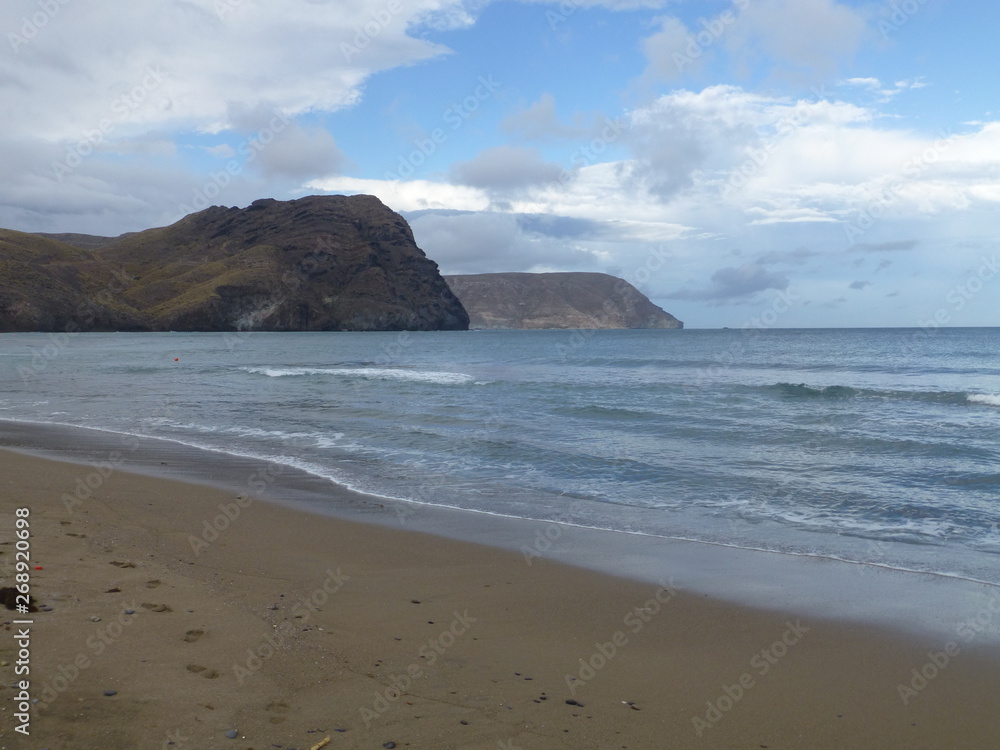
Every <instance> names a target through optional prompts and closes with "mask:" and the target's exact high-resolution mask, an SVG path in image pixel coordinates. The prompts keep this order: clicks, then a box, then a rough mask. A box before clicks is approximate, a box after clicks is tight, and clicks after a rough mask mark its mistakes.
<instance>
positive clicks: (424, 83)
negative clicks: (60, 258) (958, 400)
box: [0, 0, 1000, 328]
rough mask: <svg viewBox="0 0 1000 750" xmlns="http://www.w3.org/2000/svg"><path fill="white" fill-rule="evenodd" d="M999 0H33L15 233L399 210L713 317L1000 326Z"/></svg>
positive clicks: (14, 15)
mask: <svg viewBox="0 0 1000 750" xmlns="http://www.w3.org/2000/svg"><path fill="white" fill-rule="evenodd" d="M997 28H1000V4H997V3H995V2H986V0H964V1H963V2H956V1H954V0H952V1H949V0H891V1H890V2H885V1H884V0H883V1H882V2H879V1H875V2H859V1H856V0H731V1H727V0H720V1H715V0H562V1H559V0H492V1H491V0H329V1H327V0H280V2H279V0H143V1H142V2H136V0H4V2H3V4H2V7H0V31H2V32H3V34H4V37H5V38H4V39H2V40H0V115H2V118H3V123H4V127H3V128H2V129H0V165H2V166H0V170H2V171H0V177H2V179H0V226H3V227H7V228H12V229H19V230H22V231H42V232H67V231H74V232H84V233H91V234H106V235H117V234H120V233H122V232H127V231H134V230H139V229H144V228H148V227H151V226H160V225H165V224H169V223H172V222H174V221H176V220H177V219H179V218H180V217H182V216H183V215H185V214H187V213H189V212H191V211H194V210H199V209H201V208H204V207H206V206H208V205H215V204H222V205H229V206H245V205H247V204H248V203H250V202H251V201H252V200H254V199H256V198H260V197H274V198H278V199H290V198H295V197H300V196H302V195H309V194H318V193H347V194H352V193H371V194H374V195H377V196H379V197H380V198H381V199H382V200H383V201H384V202H385V203H386V204H387V205H389V206H390V207H391V208H393V209H395V210H397V211H400V212H401V213H403V214H404V215H405V216H406V217H407V219H408V220H409V221H410V223H411V225H412V227H413V230H414V233H415V235H416V237H417V242H418V244H420V246H421V247H422V248H423V249H424V250H425V251H426V252H427V254H428V255H429V256H430V257H431V258H433V259H434V260H436V261H437V262H438V263H439V264H440V265H441V268H442V271H443V272H445V273H481V272H491V271H554V270H563V271H603V272H607V273H613V274H616V275H619V276H622V277H624V278H627V279H629V280H630V281H632V282H633V283H635V284H636V285H637V286H638V287H639V288H640V289H642V290H643V291H644V292H646V293H647V294H648V295H649V296H650V297H651V298H652V299H653V300H654V301H655V302H656V303H657V304H659V305H661V306H662V307H664V308H665V309H666V310H668V311H669V312H671V313H673V314H675V315H677V316H678V317H679V318H681V319H683V320H684V321H686V322H687V324H688V325H689V327H694V328H701V327H719V326H731V327H738V326H741V325H747V324H751V325H753V324H766V325H775V326H780V327H796V326H883V325H884V326H921V325H929V324H930V323H931V322H933V321H934V320H935V318H937V320H938V321H939V322H944V323H945V324H947V325H963V326H964V325H1000V315H998V305H997V300H998V299H1000V257H998V256H1000V238H998V236H997V234H998V233H997V229H998V227H1000V220H998V219H1000V211H998V209H1000V113H998V112H997V111H996V109H997V107H998V106H1000V105H998V104H997V99H996V90H997V87H996V80H995V79H996V72H997V69H998V65H997V63H998V53H997V52H996V51H995V49H996V40H995V34H996V29H997Z"/></svg>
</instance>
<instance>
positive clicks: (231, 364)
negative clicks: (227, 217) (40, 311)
mask: <svg viewBox="0 0 1000 750" xmlns="http://www.w3.org/2000/svg"><path fill="white" fill-rule="evenodd" d="M0 376H2V380H0V382H2V384H3V385H2V387H0V419H2V420H4V421H5V422H6V423H7V424H22V425H23V424H28V425H31V424H34V425H47V426H52V425H59V426H66V427H73V428H86V429H87V430H91V431H95V430H96V431H99V433H100V434H103V435H108V434H120V435H127V436H138V437H142V438H158V439H160V440H166V441H170V442H171V443H174V444H178V445H184V446H189V447H192V448H197V449H202V450H204V451H208V452H210V454H211V455H216V456H223V455H229V456H240V457H243V458H244V459H250V460H257V459H259V460H261V461H267V462H273V463H276V464H278V465H284V466H289V467H294V468H295V469H296V470H298V471H301V472H306V473H308V474H309V475H310V476H312V477H315V478H318V479H319V480H321V481H322V482H323V483H331V487H332V485H341V486H344V487H347V488H350V489H354V490H357V491H359V492H362V493H367V494H368V495H372V496H377V497H380V498H384V499H387V500H388V499H394V500H395V501H398V502H396V505H395V506H394V507H396V508H400V507H402V508H406V509H409V510H407V511H405V512H406V513H418V512H419V511H420V509H421V508H426V507H429V506H441V507H445V508H455V509H462V510H464V511H467V512H469V513H470V514H486V515H492V516H501V517H514V518H527V519H537V520H539V521H544V522H547V523H552V524H560V525H564V526H565V527H567V528H570V527H577V528H589V529H601V530H608V531H611V532H617V533H619V534H623V535H632V536H634V537H636V538H638V537H655V538H662V539H671V540H692V541H696V542H705V543H708V544H712V545H720V546H727V547H732V548H739V549H746V550H765V551H769V552H778V553H784V554H787V555H793V556H795V555H798V556H811V557H818V558H825V559H832V560H843V561H848V562H852V563H860V564H863V565H871V566H877V567H881V568H890V569H896V570H902V571H919V572H925V573H933V574H937V575H940V576H946V577H947V576H951V577H955V578H960V579H968V580H971V581H978V582H985V583H989V584H1000V329H998V328H941V329H899V328H894V329H808V330H806V329H803V330H787V329H766V330H764V329H734V330H693V329H685V330H620V331H464V332H387V333H336V332H331V333H229V334H209V333H202V334H193V333H158V334H149V333H145V334H134V333H102V334H97V333H86V334H84V333H79V334H4V335H0ZM74 434H77V435H80V436H82V437H81V438H80V439H81V440H85V438H86V435H87V434H88V433H85V432H83V431H79V432H76V433H74ZM94 434H97V433H94ZM337 498H338V495H337V493H334V492H331V493H330V496H329V498H328V499H326V500H323V502H327V503H329V504H330V506H331V507H330V510H331V511H335V510H336V508H334V507H333V505H334V504H336V503H337V502H338V499H337ZM470 517H471V516H470Z"/></svg>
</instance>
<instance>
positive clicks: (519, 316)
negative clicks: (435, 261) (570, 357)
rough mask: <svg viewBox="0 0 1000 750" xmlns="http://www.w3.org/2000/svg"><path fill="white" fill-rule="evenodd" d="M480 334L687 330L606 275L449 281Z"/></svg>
mask: <svg viewBox="0 0 1000 750" xmlns="http://www.w3.org/2000/svg"><path fill="white" fill-rule="evenodd" d="M444 278H445V280H446V281H447V282H448V285H449V286H450V287H451V289H452V291H453V292H454V293H455V296H456V297H458V299H459V300H461V302H462V305H463V306H464V307H465V309H466V310H467V311H468V313H469V327H470V328H479V329H490V328H493V329H545V328H564V329H569V328H576V329H608V328H683V327H684V324H683V323H682V322H681V321H679V320H678V319H677V318H675V317H674V316H673V315H671V314H670V313H667V312H664V311H663V310H662V309H661V308H659V307H657V306H656V305H654V304H653V303H652V302H650V301H649V299H648V298H647V297H646V296H645V295H644V294H643V293H642V292H640V291H639V290H638V289H636V288H635V287H634V286H632V285H631V284H630V283H628V282H627V281H625V280H624V279H619V278H617V277H616V276H609V275H608V274H603V273H483V274H475V275H468V276H445V277H444Z"/></svg>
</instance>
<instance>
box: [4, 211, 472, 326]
mask: <svg viewBox="0 0 1000 750" xmlns="http://www.w3.org/2000/svg"><path fill="white" fill-rule="evenodd" d="M59 240H62V241H61V242H60V241H59ZM67 243H71V244H67ZM81 248H93V249H90V250H84V249H81ZM467 326H468V316H467V314H466V312H465V310H464V309H463V308H462V305H461V303H460V302H459V301H458V300H457V299H456V298H455V296H454V295H453V294H452V292H451V290H450V289H449V287H448V285H447V284H446V283H445V282H444V280H443V279H442V277H441V276H440V274H439V273H438V268H437V264H436V263H434V262H433V261H431V260H429V259H428V258H427V257H426V256H425V255H424V253H423V251H421V250H420V248H418V247H417V246H416V243H415V242H414V239H413V234H412V232H411V231H410V228H409V225H407V223H406V221H405V220H404V219H403V218H402V217H401V216H399V215H398V214H396V213H395V212H393V211H391V210H389V209H388V208H386V206H384V205H383V204H382V203H381V201H379V200H378V199H377V198H375V197H372V196H352V197H345V196H312V197H308V198H301V199H299V200H294V201H287V202H281V201H276V200H270V199H265V200H259V201H255V202H254V203H253V204H252V205H251V206H249V207H248V208H245V209H242V210H241V209H236V208H224V207H220V206H214V207H212V208H208V209H205V210H204V211H201V212H199V213H196V214H191V215H190V216H187V217H185V218H184V219H181V220H180V221H179V222H177V223H176V224H173V225H171V226H169V227H163V228H160V229H150V230H147V231H145V232H136V233H132V234H128V235H123V236H122V237H119V238H116V239H111V240H108V238H88V237H86V236H83V235H57V236H52V235H48V236H40V235H28V234H22V233H19V232H0V330H7V331H12V330H20V331H28V330H36V331H39V330H41V331H55V330H67V329H69V330H151V331H166V330H175V331H232V330H255V331H292V330H294V331H327V330H356V331H372V330H454V329H465V328H466V327H467Z"/></svg>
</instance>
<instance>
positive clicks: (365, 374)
mask: <svg viewBox="0 0 1000 750" xmlns="http://www.w3.org/2000/svg"><path fill="white" fill-rule="evenodd" d="M240 369H241V370H243V371H244V372H249V373H251V374H253V375H266V376H267V377H269V378H288V377H304V376H329V377H341V378H361V379H363V380H399V381H409V382H412V383H434V384H437V385H473V384H474V385H481V384H482V383H481V382H480V381H477V380H476V379H475V378H474V377H472V376H471V375H466V374H465V373H461V372H438V371H434V370H403V369H393V368H385V367H241V368H240Z"/></svg>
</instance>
